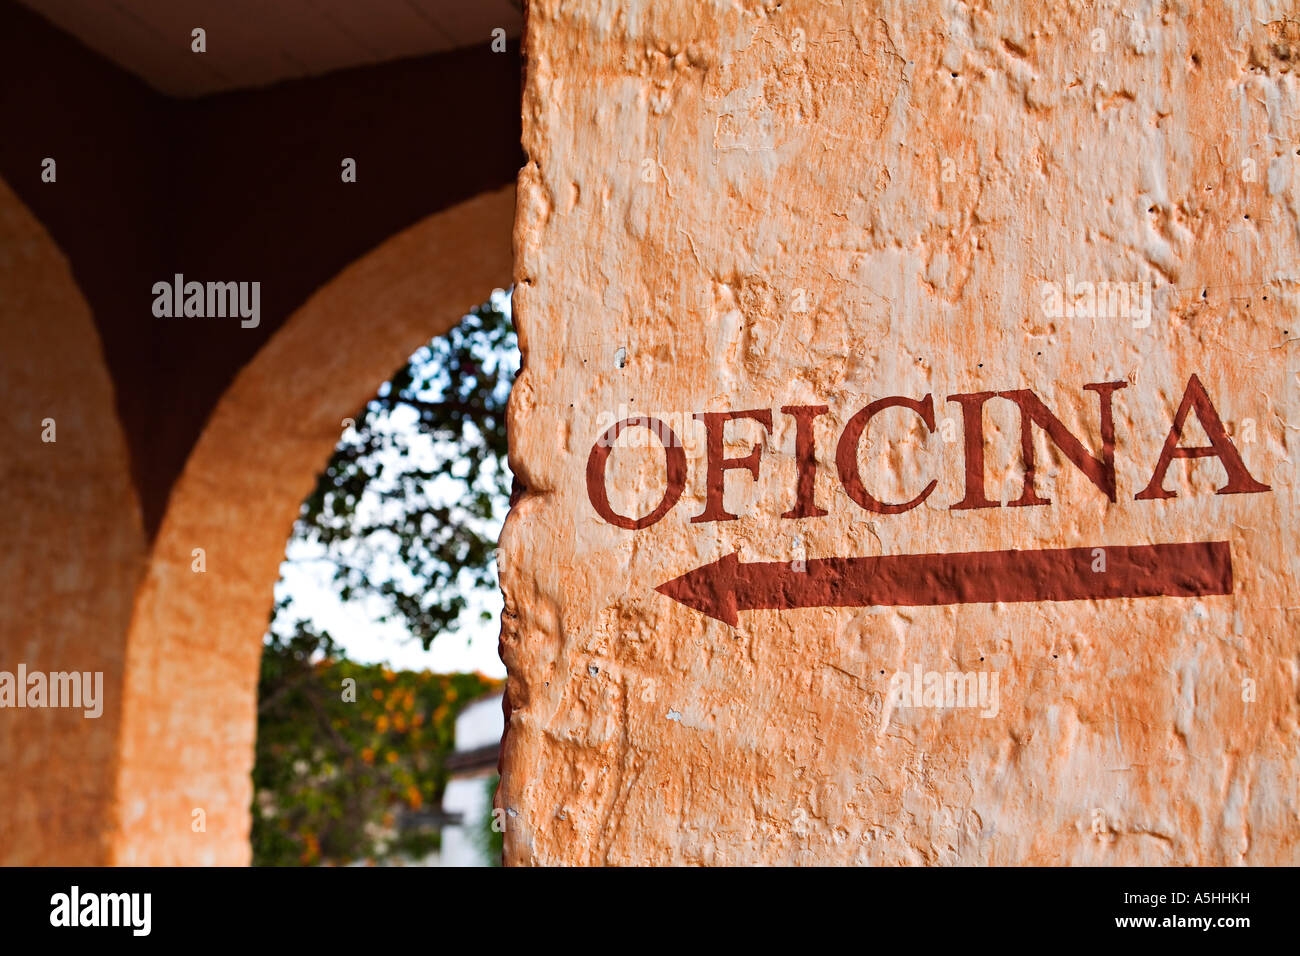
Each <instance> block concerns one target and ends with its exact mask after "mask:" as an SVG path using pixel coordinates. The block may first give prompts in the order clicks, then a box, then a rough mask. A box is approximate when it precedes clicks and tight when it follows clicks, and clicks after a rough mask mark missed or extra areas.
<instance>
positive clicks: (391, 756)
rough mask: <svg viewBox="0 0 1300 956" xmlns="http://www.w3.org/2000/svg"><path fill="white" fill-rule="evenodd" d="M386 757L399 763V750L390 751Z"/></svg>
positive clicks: (390, 761) (389, 760)
mask: <svg viewBox="0 0 1300 956" xmlns="http://www.w3.org/2000/svg"><path fill="white" fill-rule="evenodd" d="M384 759H385V760H387V761H388V762H389V763H397V751H396V750H390V751H388V753H387V754H385V755H384Z"/></svg>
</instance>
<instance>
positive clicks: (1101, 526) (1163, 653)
mask: <svg viewBox="0 0 1300 956" xmlns="http://www.w3.org/2000/svg"><path fill="white" fill-rule="evenodd" d="M998 6H999V9H997V10H993V9H990V7H989V5H987V4H963V3H955V2H922V3H901V2H900V3H878V4H877V3H871V4H867V3H853V4H844V5H839V4H821V3H812V2H802V0H786V2H783V3H779V4H778V3H767V4H763V3H754V2H737V3H727V4H723V3H699V4H668V3H650V2H641V0H627V2H622V3H615V2H597V0H577V2H559V0H535V2H532V3H530V6H529V20H528V27H527V32H526V38H525V55H526V58H527V65H526V70H527V82H526V88H525V93H524V146H525V149H526V150H527V153H528V157H529V163H528V165H527V166H526V167H525V169H524V170H523V172H522V174H521V177H520V189H519V196H518V217H517V222H516V232H515V248H516V282H517V288H516V294H515V312H516V316H517V320H518V324H519V327H520V334H521V338H522V344H523V349H524V354H525V370H524V372H523V374H522V376H521V378H520V380H519V382H518V384H517V385H516V387H515V391H514V395H513V398H512V409H511V412H512V415H511V423H510V429H511V436H510V437H511V448H512V465H513V467H514V469H515V472H516V474H517V475H518V476H519V477H520V480H521V482H522V483H523V485H524V486H525V487H526V492H525V493H524V494H523V495H522V496H521V497H520V498H519V500H518V501H517V502H516V505H515V508H514V509H513V511H512V513H511V515H510V518H509V520H508V522H507V526H506V530H505V533H504V535H503V538H502V552H501V566H502V579H503V586H504V590H505V593H506V611H505V619H504V627H503V637H502V650H503V656H504V658H505V660H506V663H507V665H508V667H509V671H510V681H509V689H508V703H509V706H510V708H511V713H510V718H509V722H508V728H507V738H506V742H505V748H504V756H503V771H504V776H503V786H502V790H501V792H500V793H499V795H498V801H499V803H500V804H501V805H502V806H504V807H505V808H506V809H507V819H508V821H509V823H508V827H507V833H506V857H507V861H508V862H510V863H516V864H519V863H541V864H554V863H563V864H598V863H612V864H626V863H759V862H762V863H871V864H890V863H904V864H956V863H963V864H1066V863H1069V864H1162V863H1201V864H1238V863H1251V864H1284V863H1289V864H1295V863H1296V862H1300V819H1298V816H1297V814H1298V812H1300V792H1298V790H1300V729H1298V727H1297V714H1298V704H1297V698H1298V691H1297V688H1298V686H1300V685H1298V681H1300V643H1298V642H1300V638H1298V637H1297V626H1298V625H1300V611H1298V610H1297V608H1300V593H1298V591H1300V587H1298V586H1297V561H1296V548H1295V535H1296V530H1297V529H1296V524H1295V522H1296V517H1295V515H1296V497H1295V490H1294V489H1295V480H1296V466H1295V460H1296V442H1297V432H1296V429H1297V427H1298V426H1300V411H1298V409H1297V390H1298V388H1300V378H1298V371H1300V358H1298V357H1297V356H1298V353H1297V344H1296V343H1297V339H1300V316H1298V315H1297V311H1298V306H1300V75H1298V73H1297V70H1298V69H1300V26H1298V25H1297V24H1296V22H1295V21H1296V20H1297V19H1300V18H1297V16H1296V13H1295V10H1294V7H1293V6H1290V5H1287V4H1268V3H1254V4H1226V5H1212V6H1209V7H1202V6H1201V5H1199V4H1191V3H1165V4H1157V3H1139V4H1137V5H1136V6H1132V5H1129V6H1120V5H1117V4H1113V3H1104V4H1100V5H1091V4H1088V5H1085V4H1074V3H1046V4H1038V3H1013V4H1005V5H998ZM1288 16H1289V17H1290V18H1291V20H1290V22H1288V21H1287V17H1288ZM1071 276H1072V277H1074V281H1076V282H1077V281H1085V280H1086V281H1091V282H1103V281H1109V282H1120V281H1123V282H1133V283H1148V284H1149V287H1150V289H1151V292H1152V309H1151V316H1150V319H1151V321H1150V323H1149V324H1145V325H1144V324H1143V323H1142V322H1141V321H1134V320H1131V319H1130V318H1129V317H1125V316H1120V317H1114V316H1102V317H1088V316H1084V317H1072V318H1065V317H1054V316H1049V315H1045V314H1044V310H1043V308H1042V305H1043V301H1044V299H1043V295H1042V283H1044V282H1054V283H1058V284H1064V283H1067V282H1068V281H1070V280H1069V279H1068V278H1067V277H1071ZM1193 374H1195V375H1196V376H1198V378H1199V379H1200V380H1201V381H1202V382H1203V383H1204V385H1205V388H1206V391H1207V393H1208V394H1209V396H1210V398H1211V399H1212V400H1213V403H1214V405H1215V407H1216V408H1217V411H1218V413H1219V415H1220V416H1221V417H1222V419H1223V421H1224V424H1225V428H1226V429H1227V431H1228V432H1229V433H1230V434H1232V436H1233V440H1234V442H1235V443H1236V447H1237V448H1239V449H1240V452H1241V455H1242V458H1243V460H1244V462H1245V464H1246V466H1247V467H1248V468H1249V470H1250V473H1251V474H1252V475H1253V476H1254V477H1255V478H1256V479H1258V480H1259V481H1261V482H1263V483H1265V484H1267V485H1269V486H1270V487H1271V490H1270V491H1268V492H1266V493H1254V494H1234V495H1216V494H1215V491H1216V490H1217V489H1219V488H1220V487H1222V486H1223V485H1224V483H1225V471H1224V467H1223V465H1222V464H1221V463H1220V461H1218V460H1215V459H1211V458H1202V459H1196V460H1188V459H1175V460H1174V461H1173V463H1172V464H1171V465H1170V467H1169V470H1168V475H1167V477H1166V479H1165V483H1164V487H1166V488H1167V489H1169V490H1172V491H1176V493H1177V497H1175V498H1168V499H1164V500H1145V501H1139V500H1135V498H1134V496H1135V495H1136V494H1137V493H1138V492H1139V491H1140V490H1141V489H1142V488H1143V487H1144V486H1146V484H1147V483H1148V481H1149V480H1150V478H1151V476H1152V471H1153V468H1154V466H1155V463H1156V460H1157V458H1158V456H1159V454H1160V450H1161V447H1162V444H1163V443H1164V441H1165V438H1166V435H1167V434H1168V432H1169V430H1170V424H1171V420H1172V418H1173V415H1174V413H1175V410H1176V408H1177V407H1178V404H1179V401H1180V399H1181V398H1182V395H1183V391H1184V388H1185V386H1186V385H1187V383H1188V381H1189V378H1190V377H1191V376H1192V375H1193ZM1113 381H1123V382H1125V383H1127V387H1126V388H1124V389H1123V390H1121V391H1118V392H1116V393H1115V397H1114V413H1115V432H1116V447H1115V467H1116V475H1117V485H1118V489H1117V496H1116V500H1115V501H1114V502H1113V503H1112V502H1110V501H1109V500H1107V497H1106V496H1105V495H1104V494H1102V493H1101V492H1100V491H1099V490H1098V488H1097V487H1095V486H1094V485H1093V484H1092V483H1090V482H1089V481H1088V480H1087V479H1086V478H1085V477H1084V476H1083V474H1082V473H1081V472H1080V471H1079V470H1077V469H1076V468H1075V467H1074V466H1073V465H1072V464H1071V463H1070V462H1069V461H1068V460H1067V459H1066V458H1064V457H1063V455H1062V454H1061V453H1060V452H1059V451H1058V450H1057V449H1056V448H1055V446H1054V445H1052V443H1050V442H1048V441H1047V440H1046V439H1045V437H1044V435H1043V433H1042V431H1041V430H1037V431H1036V432H1035V442H1036V452H1037V454H1036V457H1037V460H1038V463H1039V473H1038V476H1037V487H1038V490H1039V493H1040V494H1042V495H1043V496H1045V497H1048V498H1051V499H1052V504H1050V505H1045V506H1038V507H1021V508H1010V507H995V508H985V509H976V510H952V507H951V506H952V505H953V504H954V503H956V502H957V501H958V500H959V499H961V497H962V494H963V477H964V473H963V447H964V446H963V434H962V419H961V415H960V409H959V408H958V406H957V405H955V404H952V403H949V402H948V397H949V396H951V395H953V394H958V393H972V392H978V391H998V390H1006V389H1032V390H1033V391H1034V392H1035V393H1036V394H1037V395H1038V396H1039V397H1040V398H1041V399H1042V401H1043V402H1044V403H1045V404H1046V405H1047V406H1048V407H1049V408H1050V409H1051V410H1052V411H1053V412H1054V413H1055V414H1056V415H1057V416H1059V417H1060V419H1061V421H1062V422H1063V423H1064V424H1065V425H1066V426H1067V427H1068V428H1069V430H1070V431H1071V432H1073V433H1074V434H1075V435H1077V436H1078V437H1079V440H1080V441H1081V442H1082V444H1083V445H1084V447H1085V448H1086V449H1088V450H1089V452H1090V453H1092V454H1096V453H1097V449H1099V447H1100V442H1101V439H1100V437H1099V425H1098V403H1097V399H1096V396H1095V395H1094V394H1093V393H1091V392H1085V391H1084V390H1083V386H1084V385H1085V384H1088V383H1098V382H1113ZM927 394H929V395H933V400H934V405H935V412H936V418H937V419H938V421H937V423H936V426H937V427H936V430H935V432H934V433H933V434H930V433H928V432H927V431H926V430H925V429H924V428H923V427H922V426H921V424H920V422H919V420H918V419H916V418H915V417H909V416H908V415H907V414H905V413H902V412H899V411H897V410H894V411H892V412H885V413H882V414H881V415H880V416H879V417H878V418H877V419H876V420H875V421H874V423H873V426H872V431H871V435H870V436H869V438H868V439H867V440H865V441H864V442H863V444H862V448H861V449H860V457H859V464H860V466H861V468H862V474H863V476H864V480H865V482H866V483H867V484H868V485H869V487H870V488H871V490H872V491H873V492H874V493H875V494H877V495H878V496H879V497H881V498H883V499H885V500H889V501H894V502H898V501H904V500H906V499H908V498H910V497H912V496H913V495H915V494H917V493H918V492H919V491H921V489H922V488H923V487H924V485H925V484H926V482H927V481H928V480H930V479H931V478H933V479H934V480H935V481H936V482H937V484H936V487H935V490H934V492H933V493H932V494H931V495H930V497H929V498H927V499H926V501H925V503H924V504H922V505H921V506H919V507H917V508H915V509H912V510H909V511H906V512H904V513H900V514H877V513H872V512H868V511H866V510H864V509H863V508H861V507H859V506H858V505H857V504H855V503H854V502H853V501H852V500H850V498H849V497H848V496H847V495H846V493H845V490H844V487H843V486H842V484H841V483H840V481H839V478H838V476H837V472H836V466H835V446H836V442H837V440H838V438H839V435H840V434H841V432H842V430H843V427H844V425H845V422H846V421H847V420H848V418H849V417H850V416H851V415H852V414H853V413H854V412H856V411H857V410H858V409H860V408H862V407H863V406H865V405H866V404H867V403H868V402H871V401H873V400H876V399H879V398H882V397H885V396H891V395H899V396H908V397H910V398H913V399H920V398H922V396H925V395H927ZM818 404H825V405H827V406H829V411H828V412H827V413H826V414H825V415H823V416H821V417H819V418H818V419H817V420H816V425H815V438H816V448H817V461H818V466H819V467H818V475H817V479H816V494H817V502H818V504H819V505H820V506H821V508H823V509H825V510H826V512H827V514H826V515H825V516H821V517H808V518H801V519H788V518H782V517H781V515H782V514H783V513H784V512H785V511H787V510H788V509H790V507H791V505H792V503H793V499H794V493H795V486H796V473H797V461H796V453H795V429H794V421H793V419H792V418H790V417H788V416H784V415H782V414H781V413H780V411H779V410H780V408H781V407H782V406H783V405H818ZM741 409H771V410H772V412H773V429H772V431H771V433H770V435H765V434H764V430H763V429H762V428H761V427H760V426H759V425H758V424H757V423H756V422H752V421H748V422H735V423H732V424H731V425H729V426H728V431H727V437H728V442H727V454H728V455H729V456H732V457H739V456H743V455H745V454H746V453H747V452H748V451H749V450H750V448H751V447H753V446H754V445H755V444H758V445H760V446H761V449H762V451H761V469H760V474H759V477H758V478H757V480H755V479H753V478H751V476H750V475H749V474H748V473H747V472H745V471H741V470H732V471H729V472H728V473H727V478H726V497H725V500H726V504H727V507H728V509H729V510H731V511H733V512H736V513H737V514H739V515H740V518H739V520H736V521H728V522H694V523H693V522H691V521H690V518H691V517H692V516H694V515H698V514H699V513H701V512H702V511H703V510H704V473H705V468H704V465H705V459H704V454H705V452H704V443H703V437H704V427H703V425H702V424H701V423H699V422H693V421H692V420H691V415H692V413H696V412H707V411H727V410H741ZM640 414H647V415H653V416H655V417H658V418H661V419H663V420H665V421H667V422H668V423H669V424H671V425H672V427H673V428H674V430H675V431H676V432H677V433H678V434H679V435H681V437H682V439H683V442H684V444H685V452H686V457H687V463H688V478H687V483H686V489H685V492H684V494H683V495H682V497H681V499H680V501H678V502H677V504H676V506H675V507H674V508H673V509H672V510H671V511H670V512H669V513H668V514H667V515H666V516H665V517H664V518H663V519H662V520H660V521H658V522H656V523H655V524H653V525H651V526H649V527H645V528H642V529H639V530H628V529H625V528H619V527H615V526H614V525H612V524H610V523H608V522H606V521H604V520H602V519H601V518H600V517H599V516H598V515H597V513H596V511H595V510H594V508H593V506H592V503H591V501H590V499H589V497H588V492H587V487H586V484H585V474H586V465H587V460H588V455H589V453H590V450H591V447H592V445H593V443H594V442H595V441H596V439H597V438H598V437H599V436H600V434H601V433H602V432H603V431H604V430H605V429H606V428H607V427H608V426H609V425H610V424H612V423H613V422H614V421H616V420H618V419H621V418H625V417H630V416H636V415H640ZM983 421H984V434H985V445H986V447H985V454H986V458H987V465H986V469H985V474H986V480H987V486H988V488H989V494H990V497H991V498H993V499H994V500H995V501H998V502H999V503H1002V502H1007V501H1009V500H1012V499H1014V498H1015V497H1016V496H1018V495H1019V494H1020V490H1021V482H1022V476H1023V465H1022V461H1021V457H1020V455H1021V453H1020V425H1019V418H1018V416H1017V414H1016V409H1015V406H1014V405H1012V404H1011V403H1009V402H1005V401H1001V402H994V403H990V405H989V406H988V408H987V410H986V412H985V416H984V419H983ZM1205 441H1206V436H1205V433H1204V432H1203V431H1202V430H1201V425H1200V424H1199V423H1197V421H1196V419H1195V417H1193V419H1192V422H1191V424H1189V425H1188V428H1187V430H1186V431H1185V433H1184V436H1183V442H1182V443H1183V444H1184V445H1188V446H1191V445H1203V444H1205ZM664 472H665V466H664V453H663V452H662V451H661V450H660V449H659V447H658V445H657V444H655V443H654V442H653V441H649V442H643V443H642V444H641V445H630V444H624V443H623V442H622V440H621V443H620V447H618V448H616V449H615V450H614V452H613V453H612V455H611V457H610V462H609V467H608V473H607V478H606V480H607V486H608V488H609V495H610V501H611V504H612V506H613V507H614V508H615V509H616V510H617V511H619V512H620V513H622V514H628V515H643V514H645V513H647V512H649V511H650V510H651V509H652V508H653V507H654V506H655V504H656V503H657V502H658V501H659V498H660V495H661V494H662V492H663V489H664ZM1180 541H1227V542H1229V543H1230V546H1231V553H1232V560H1233V570H1234V580H1233V591H1232V593H1231V594H1230V595H1222V596H1205V597H1200V598H1143V599H1131V598H1125V599H1115V600H1107V601H1070V602H1040V603H1025V604H962V605H950V606H943V607H864V608H835V607H825V608H807V609H801V610H780V611H774V610H764V611H750V612H744V613H742V614H741V615H740V618H739V621H738V624H737V626H736V627H735V628H731V627H728V626H727V625H725V624H724V623H721V622H719V621H716V620H712V619H710V618H708V617H706V616H704V615H702V614H700V613H698V612H697V611H695V610H692V609H691V608H688V607H685V606H683V605H681V604H678V603H676V602H674V601H672V600H671V599H669V598H668V597H666V596H664V595H663V594H660V593H657V592H656V591H655V587H656V586H657V585H659V584H661V583H663V582H665V581H668V580H671V579H673V578H675V577H677V576H678V575H681V574H683V573H684V572H686V571H689V570H691V569H693V568H695V567H698V566H700V565H702V564H706V563H708V562H710V561H713V560H715V559H717V558H719V557H721V556H723V555H726V554H729V553H731V552H732V551H739V553H740V556H741V560H742V561H747V562H748V561H791V560H797V559H799V558H803V557H806V558H810V559H811V558H819V557H830V556H846V557H847V556H873V555H881V554H910V553H922V552H936V551H979V550H993V549H1010V548H1059V547H1081V546H1094V545H1097V546H1107V545H1111V546H1114V545H1133V544H1144V543H1164V542H1180ZM917 666H919V667H920V668H921V670H923V671H939V672H948V671H962V672H971V671H986V672H992V673H996V674H997V675H998V677H999V682H1000V706H999V708H998V712H997V714H996V715H995V716H992V717H981V716H980V713H979V711H977V710H974V709H969V708H965V709H963V708H955V707H947V708H912V709H907V710H903V709H896V708H891V707H890V706H889V694H888V690H889V680H890V676H891V675H892V674H894V673H895V672H896V671H909V672H910V671H911V670H912V669H913V668H914V667H917Z"/></svg>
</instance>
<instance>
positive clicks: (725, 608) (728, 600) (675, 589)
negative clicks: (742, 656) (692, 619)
mask: <svg viewBox="0 0 1300 956" xmlns="http://www.w3.org/2000/svg"><path fill="white" fill-rule="evenodd" d="M739 576H740V558H739V556H738V555H737V553H736V552H734V551H733V552H732V553H731V554H727V555H724V556H722V557H721V558H718V560H716V561H714V562H712V563H710V564H704V565H701V566H700V567H698V568H695V569H694V570H693V571H687V572H686V573H685V574H683V575H682V576H681V577H678V578H673V579H672V580H671V581H666V582H664V583H663V584H661V585H659V586H658V587H657V588H655V590H656V591H658V592H659V593H660V594H666V595H668V597H670V598H672V599H673V600H674V601H677V602H678V603H679V604H685V605H686V606H687V607H689V608H691V609H693V610H696V611H699V612H700V613H702V614H707V615H708V616H709V617H711V618H713V619H714V620H715V621H721V622H722V623H723V624H726V625H728V626H730V627H735V626H736V624H737V623H738V621H739V614H738V613H737V607H736V584H737V582H738V578H739Z"/></svg>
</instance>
